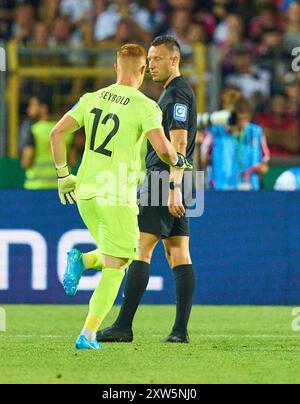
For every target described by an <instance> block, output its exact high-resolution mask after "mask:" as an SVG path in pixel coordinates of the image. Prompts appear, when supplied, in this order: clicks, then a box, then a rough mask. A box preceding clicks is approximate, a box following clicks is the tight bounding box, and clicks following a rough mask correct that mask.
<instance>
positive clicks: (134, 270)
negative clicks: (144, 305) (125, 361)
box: [97, 232, 160, 342]
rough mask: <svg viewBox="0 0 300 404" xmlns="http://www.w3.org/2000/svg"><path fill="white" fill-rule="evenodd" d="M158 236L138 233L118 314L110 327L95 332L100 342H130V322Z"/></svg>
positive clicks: (145, 282)
mask: <svg viewBox="0 0 300 404" xmlns="http://www.w3.org/2000/svg"><path fill="white" fill-rule="evenodd" d="M159 240H160V237H159V236H157V235H154V234H150V233H142V232H141V233H140V245H139V256H138V260H136V261H133V263H132V264H131V265H130V267H129V269H128V271H127V275H126V282H125V286H124V296H123V300H122V306H121V309H120V313H119V316H118V318H117V320H116V321H115V323H114V324H113V325H112V327H108V328H106V329H104V330H101V331H99V332H98V334H97V339H98V341H101V342H131V341H132V340H133V333H132V323H133V319H134V316H135V313H136V311H137V309H138V306H139V304H140V302H141V299H142V297H143V294H144V292H145V290H146V288H147V285H148V282H149V277H150V262H151V258H152V255H153V251H154V249H155V247H156V245H157V243H158V241H159Z"/></svg>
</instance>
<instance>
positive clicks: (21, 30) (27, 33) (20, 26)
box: [13, 3, 35, 44]
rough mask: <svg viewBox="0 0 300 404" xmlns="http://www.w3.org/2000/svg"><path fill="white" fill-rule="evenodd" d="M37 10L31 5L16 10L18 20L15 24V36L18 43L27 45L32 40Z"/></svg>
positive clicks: (21, 6) (24, 5) (22, 5)
mask: <svg viewBox="0 0 300 404" xmlns="http://www.w3.org/2000/svg"><path fill="white" fill-rule="evenodd" d="M34 19H35V9H34V7H33V6H32V5H30V4H26V3H25V4H21V5H20V6H18V7H17V9H16V18H15V22H14V24H13V36H14V38H15V39H17V41H19V42H21V43H23V44H25V43H26V42H28V41H29V40H30V39H31V38H32V29H33V26H34Z"/></svg>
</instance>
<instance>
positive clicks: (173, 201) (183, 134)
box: [169, 129, 188, 218]
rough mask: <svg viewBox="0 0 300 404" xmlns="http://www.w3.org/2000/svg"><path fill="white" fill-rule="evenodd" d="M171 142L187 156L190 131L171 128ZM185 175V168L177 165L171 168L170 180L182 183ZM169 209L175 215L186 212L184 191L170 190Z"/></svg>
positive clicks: (178, 150) (178, 183) (179, 215)
mask: <svg viewBox="0 0 300 404" xmlns="http://www.w3.org/2000/svg"><path fill="white" fill-rule="evenodd" d="M170 139H171V143H172V145H173V146H174V148H175V150H176V151H177V152H179V153H181V154H183V155H184V156H186V149H187V144H188V140H187V139H188V131H187V130H186V129H172V130H170ZM183 175H184V170H180V169H178V168H175V167H171V169H170V182H174V183H175V184H176V185H181V183H182V179H183ZM169 211H170V213H171V214H172V215H173V216H174V217H178V218H179V217H181V216H183V215H184V214H185V208H184V205H183V200H182V193H181V191H180V189H178V188H175V189H174V190H170V196H169Z"/></svg>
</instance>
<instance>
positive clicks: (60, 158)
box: [50, 115, 79, 205]
mask: <svg viewBox="0 0 300 404" xmlns="http://www.w3.org/2000/svg"><path fill="white" fill-rule="evenodd" d="M78 129H79V125H78V123H77V121H76V120H75V119H74V118H72V117H71V116H69V115H65V116H64V117H63V118H62V119H61V120H60V121H59V122H58V123H57V124H56V126H55V127H54V128H53V129H52V131H51V133H50V143H51V149H52V155H53V160H54V163H55V167H56V171H57V178H58V194H59V198H60V201H61V203H62V204H63V205H65V204H66V202H67V201H68V202H69V203H70V204H73V203H74V201H75V186H76V177H75V176H74V175H72V174H70V171H69V167H68V163H67V148H66V143H65V138H66V135H68V134H70V133H73V132H75V131H76V130H78Z"/></svg>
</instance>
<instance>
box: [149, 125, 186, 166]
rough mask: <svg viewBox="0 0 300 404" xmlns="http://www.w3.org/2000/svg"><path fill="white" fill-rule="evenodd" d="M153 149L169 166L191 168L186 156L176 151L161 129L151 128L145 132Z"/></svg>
mask: <svg viewBox="0 0 300 404" xmlns="http://www.w3.org/2000/svg"><path fill="white" fill-rule="evenodd" d="M146 136H147V138H148V140H149V142H150V143H151V145H152V147H153V149H154V150H155V151H156V153H157V154H158V157H159V158H160V159H161V160H162V161H163V162H164V163H166V164H168V165H169V166H171V167H177V168H182V169H187V168H188V169H191V168H192V167H191V165H190V164H189V163H188V161H187V160H186V158H185V157H184V156H183V155H182V154H181V153H177V151H176V149H175V147H174V146H173V145H172V143H171V142H170V141H169V140H168V139H167V138H166V136H165V133H164V131H163V129H153V130H151V131H150V132H148V133H147V134H146Z"/></svg>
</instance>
